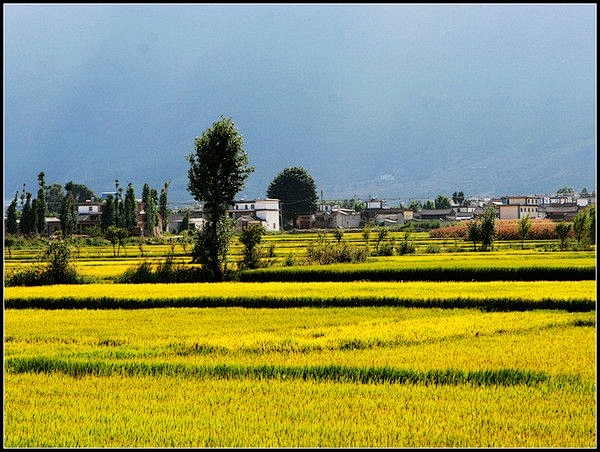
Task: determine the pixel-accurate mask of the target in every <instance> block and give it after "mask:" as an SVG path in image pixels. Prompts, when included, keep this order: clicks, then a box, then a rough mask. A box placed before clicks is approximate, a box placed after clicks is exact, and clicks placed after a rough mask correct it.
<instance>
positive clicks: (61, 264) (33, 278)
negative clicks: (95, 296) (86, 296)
mask: <svg viewBox="0 0 600 452" xmlns="http://www.w3.org/2000/svg"><path fill="white" fill-rule="evenodd" d="M39 260H40V263H38V264H37V265H35V266H33V267H29V268H26V269H25V270H22V271H20V272H16V273H13V274H11V275H9V276H8V277H7V280H6V282H5V284H6V286H45V285H51V284H79V283H81V282H82V281H81V279H80V278H79V277H78V275H77V271H76V270H75V267H74V266H73V264H72V263H71V250H70V248H69V246H68V244H67V243H66V242H65V241H64V240H53V241H51V242H49V243H48V244H47V246H46V249H45V250H44V251H43V253H42V255H41V256H40V258H39Z"/></svg>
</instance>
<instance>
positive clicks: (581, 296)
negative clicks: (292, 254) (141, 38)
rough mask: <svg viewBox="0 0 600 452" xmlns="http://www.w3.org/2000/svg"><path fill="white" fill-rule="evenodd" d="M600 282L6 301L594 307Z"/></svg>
mask: <svg viewBox="0 0 600 452" xmlns="http://www.w3.org/2000/svg"><path fill="white" fill-rule="evenodd" d="M595 294H596V291H595V281H536V282H531V283H528V282H519V281H515V282H511V283H510V284H507V283H506V282H502V281H494V282H477V283H473V282H470V283H467V282H402V283H398V282H367V281H364V282H350V283H340V282H324V283H323V282H310V283H282V282H270V283H240V282H225V283H182V284H135V285H133V284H108V285H107V284H89V285H86V286H85V290H79V289H77V286H71V285H55V286H45V287H7V288H5V294H4V296H5V307H7V308H21V309H23V308H44V309H74V308H75V309H77V308H79V309H83V308H87V309H116V308H127V309H141V308H151V307H155V308H156V307H169V306H173V307H217V306H243V307H281V308H283V307H295V306H319V307H327V306H371V305H374V306H381V305H395V306H414V307H446V308H460V307H464V308H480V309H487V310H528V309H567V310H594V309H595V304H596V302H595V299H596V298H595Z"/></svg>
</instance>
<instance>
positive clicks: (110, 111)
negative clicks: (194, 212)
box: [4, 4, 596, 202]
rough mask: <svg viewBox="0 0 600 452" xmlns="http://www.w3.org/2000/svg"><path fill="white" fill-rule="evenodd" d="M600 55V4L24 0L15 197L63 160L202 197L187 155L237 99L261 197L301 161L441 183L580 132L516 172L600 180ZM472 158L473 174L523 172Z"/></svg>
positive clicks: (325, 173) (7, 133) (328, 178)
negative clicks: (190, 180) (34, 0)
mask: <svg viewBox="0 0 600 452" xmlns="http://www.w3.org/2000/svg"><path fill="white" fill-rule="evenodd" d="M595 68H596V5H595V4H579V5H571V4H565V5H559V4H547V5H544V4H531V5H521V4H513V5H502V4H499V5H493V4H492V5H489V4H486V5H470V4H465V5H446V4H437V5H420V4H418V5H404V4H396V5H394V4H380V5H372V4H364V5H361V4H346V5H343V4H342V5H340V4H331V5H327V4H304V5H303V4H297V5H290V4H280V5H277V4H263V5H260V4H246V5H241V4H239V5H222V4H214V5H210V4H205V5H202V4H199V5H194V4H180V5H176V4H175V5H172V4H164V5H159V4H147V5H143V4H129V5H115V4H87V5H86V4H81V5H70V4H64V5H47V4H38V5H20V4H4V176H5V177H4V181H5V182H4V188H5V196H4V198H5V200H6V199H10V198H12V196H13V195H14V192H15V191H16V190H20V189H21V187H22V184H23V183H26V184H27V189H28V191H30V192H32V193H36V192H37V174H38V173H39V172H40V171H44V172H45V173H46V182H47V183H55V182H58V183H61V184H63V185H64V183H66V182H67V181H70V180H72V181H74V182H76V183H84V184H86V185H87V186H88V187H89V188H91V189H92V190H93V191H95V192H96V193H100V192H102V191H108V190H111V189H112V188H114V180H115V179H119V181H120V183H121V185H122V186H124V185H126V184H127V183H128V182H132V183H133V184H134V186H135V188H136V194H137V195H138V197H139V196H141V189H142V185H143V184H144V183H146V182H148V183H150V185H151V186H152V187H154V188H156V189H160V187H161V186H162V184H163V182H164V181H166V180H171V186H170V198H171V200H173V201H180V202H182V201H187V200H191V199H192V198H191V195H190V194H189V193H187V191H186V185H187V169H188V166H189V164H188V162H187V160H186V155H187V154H188V153H190V152H192V151H193V143H194V137H195V136H200V135H201V134H202V132H203V131H204V130H205V129H206V128H208V127H210V126H211V125H212V123H213V122H215V121H217V120H218V119H219V118H220V116H221V115H223V116H225V117H231V118H232V119H233V121H234V122H235V124H236V126H237V128H238V130H239V131H240V133H241V134H242V135H243V137H244V144H245V148H246V150H247V151H248V154H249V159H250V163H251V164H252V165H254V166H255V167H256V171H255V173H254V174H252V176H251V177H250V179H249V180H248V183H247V184H246V188H245V190H244V192H243V193H241V194H240V195H243V196H246V197H249V198H252V197H261V196H264V195H265V191H266V188H267V186H268V183H269V182H270V181H271V180H272V179H273V178H274V177H275V176H276V175H277V174H278V173H279V172H280V171H281V170H283V169H284V168H285V167H290V166H303V167H305V168H306V169H307V170H308V171H309V172H310V173H311V175H313V177H314V178H315V180H316V182H317V185H318V187H319V189H324V190H325V191H326V195H327V194H329V195H330V196H332V197H333V196H336V197H340V198H342V197H348V198H349V197H351V196H354V195H358V196H366V194H367V193H366V191H367V188H365V191H364V192H362V191H361V186H365V187H367V185H368V184H369V183H371V186H369V188H368V190H369V191H372V189H373V184H376V183H380V184H383V183H384V182H386V181H387V182H390V183H391V182H395V183H396V185H390V187H393V190H396V191H400V190H404V193H397V197H401V196H415V197H419V196H421V197H425V196H430V195H432V194H435V193H436V190H437V192H443V190H447V189H451V188H450V186H448V187H446V186H439V187H435V186H433V187H432V184H434V182H431V181H432V180H434V179H432V178H431V176H430V174H429V173H432V174H433V173H435V174H438V176H436V177H437V179H435V180H441V179H442V178H441V174H443V173H444V172H445V169H444V168H449V167H452V168H453V170H454V171H456V172H455V174H456V176H453V177H455V178H459V177H460V175H461V174H463V175H464V174H467V173H469V172H472V171H473V168H477V167H478V165H480V166H481V165H483V166H482V167H485V166H486V165H487V166H488V167H491V166H493V165H497V166H498V167H500V166H501V163H499V162H501V161H502V153H506V152H508V150H510V152H517V154H511V155H512V156H513V157H514V155H519V154H518V153H519V152H521V153H522V154H535V153H536V152H538V148H539V153H540V154H539V155H540V157H541V158H546V159H547V158H556V160H555V161H554V162H553V163H552V164H550V163H546V164H547V165H549V166H548V168H549V169H548V170H547V171H548V172H549V173H553V172H554V166H552V165H555V166H556V171H557V172H560V170H561V167H563V168H564V166H562V165H561V163H560V155H561V154H560V153H561V152H563V151H561V149H563V150H564V149H567V150H570V151H568V152H572V153H573V155H576V156H577V158H578V159H581V160H583V163H582V167H581V170H574V171H566V170H565V171H564V174H561V175H560V176H561V178H560V179H556V181H555V180H554V179H552V180H551V181H545V180H544V179H543V178H540V180H532V181H527V180H520V181H519V183H520V184H521V185H518V186H517V183H516V182H515V186H517V187H518V188H521V189H523V190H528V191H531V192H543V191H548V190H551V189H557V188H559V187H558V186H555V185H556V184H557V183H561V186H562V185H572V186H574V188H575V189H577V190H578V189H581V187H583V186H587V187H589V188H590V191H591V189H592V188H594V184H595V170H592V169H590V167H591V166H592V165H594V164H595V146H596V142H595V137H596V131H595V123H596V118H595V111H596V103H595V101H596V91H595V86H596V69H595ZM542 148H544V149H543V150H542ZM515 149H516V151H515ZM573 149H576V150H573ZM592 154H593V155H592ZM483 155H485V159H483V160H482V161H483V163H481V162H479V160H481V159H482V156H483ZM546 156H549V157H546ZM552 156H554V157H552ZM474 160H477V161H478V162H477V163H476V164H475V163H473V161H474ZM507 171H508V170H507ZM575 173H578V174H575ZM469 177H470V178H469ZM469 177H465V179H463V180H457V181H456V186H455V187H454V188H457V189H464V190H465V192H467V193H471V194H474V193H473V192H475V191H481V192H484V191H486V192H490V191H494V190H495V188H496V187H495V186H493V184H497V189H498V190H502V189H507V188H505V187H504V186H501V183H503V182H504V183H505V182H506V177H505V173H502V172H498V173H494V174H492V176H490V177H488V178H482V180H479V179H478V178H477V177H476V176H475V175H472V174H471V176H469ZM522 179H526V178H522ZM349 180H352V181H354V183H349V182H348V181H349ZM363 181H364V182H363ZM377 181H379V182H377ZM403 181H407V184H406V185H401V183H402V182H403ZM408 181H410V184H408ZM419 181H429V182H427V184H429V185H428V186H427V190H426V189H425V188H424V187H425V185H426V183H425V182H423V184H420V183H419ZM469 181H472V182H469ZM440 183H441V182H440ZM486 183H488V184H489V186H487V185H486ZM545 183H547V184H552V185H551V186H547V185H544V184H545ZM361 184H362V185H361ZM469 184H471V185H469ZM376 187H377V185H375V188H376ZM409 187H410V188H409ZM390 190H391V189H390ZM507 190H508V189H507ZM381 191H382V193H381V194H382V195H386V192H385V187H384V186H383V185H382V189H381ZM390 193H391V191H390ZM370 194H373V193H370ZM375 194H376V193H375ZM447 194H448V193H447ZM499 194H502V193H499ZM387 196H392V195H390V194H387ZM326 197H327V196H326Z"/></svg>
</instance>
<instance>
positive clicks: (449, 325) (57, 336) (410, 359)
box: [4, 232, 597, 448]
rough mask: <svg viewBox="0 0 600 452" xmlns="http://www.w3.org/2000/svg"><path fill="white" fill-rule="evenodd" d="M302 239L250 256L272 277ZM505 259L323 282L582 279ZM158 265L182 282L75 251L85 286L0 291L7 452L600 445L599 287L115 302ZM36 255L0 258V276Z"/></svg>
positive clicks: (167, 291) (529, 261)
mask: <svg viewBox="0 0 600 452" xmlns="http://www.w3.org/2000/svg"><path fill="white" fill-rule="evenodd" d="M398 234H401V233H398ZM311 237H312V238H316V235H315V234H313V235H310V234H296V235H292V234H290V235H280V236H275V235H273V236H265V240H264V242H265V243H266V244H269V243H273V244H275V245H276V248H275V256H276V257H277V259H279V260H276V261H275V264H276V265H278V264H281V262H282V261H283V259H284V258H285V256H286V255H288V254H290V253H293V254H295V255H297V256H301V255H302V253H304V252H305V247H306V245H307V240H310V239H311ZM373 237H374V234H372V240H373ZM399 237H400V235H399ZM414 237H415V242H416V243H417V244H418V248H417V249H418V250H419V249H421V250H423V249H425V247H426V246H427V245H429V244H431V243H432V242H431V241H429V240H428V239H427V238H426V236H425V235H423V234H414ZM345 238H346V239H348V240H350V241H354V242H355V244H359V243H361V234H360V233H358V232H356V233H347V234H346V235H345ZM435 243H441V244H442V246H443V247H447V248H451V247H454V248H456V245H457V243H458V242H455V241H452V240H446V241H439V239H438V241H437V242H435ZM463 245H464V246H465V247H467V249H468V247H469V244H468V243H464V244H463V243H461V244H460V246H463ZM501 245H502V244H498V247H497V250H496V251H493V252H488V253H479V252H478V253H473V252H468V253H467V252H460V253H459V252H452V253H451V252H442V253H436V254H426V253H423V252H420V251H418V252H417V254H415V255H405V256H395V257H371V258H369V260H368V261H367V262H365V263H362V264H353V265H349V264H345V265H339V266H338V267H339V268H338V270H339V271H340V272H343V271H347V270H350V269H351V268H363V267H364V268H366V269H377V268H417V269H432V268H433V269H436V268H507V267H508V268H518V267H523V268H538V267H539V268H542V269H544V268H546V269H552V268H557V269H561V268H576V267H585V268H589V267H592V268H595V261H596V256H595V252H594V251H590V252H583V251H580V252H573V251H570V252H545V251H543V250H542V249H541V248H536V249H534V248H533V245H531V246H530V248H529V249H525V250H520V249H515V248H511V249H508V248H507V247H503V246H501ZM519 245H520V244H519ZM419 247H420V248H419ZM172 251H174V252H175V259H176V260H177V261H178V262H189V255H188V256H186V255H185V254H184V253H183V250H182V248H181V247H180V245H177V246H175V247H172V246H169V245H152V246H150V245H148V246H145V247H144V256H141V250H139V249H137V248H136V247H135V246H128V247H127V255H126V256H125V255H124V254H123V252H121V256H119V257H113V256H112V253H113V252H112V248H111V247H97V248H95V249H94V247H91V246H90V247H81V249H79V250H78V255H77V254H76V255H75V257H76V259H75V266H76V268H77V270H78V272H79V273H80V274H83V275H85V276H88V277H89V278H90V280H92V281H96V282H97V283H93V284H91V283H90V284H81V285H72V286H71V285H56V286H45V287H5V288H4V303H5V309H4V446H5V447H59V448H61V447H65V448H66V447H86V448H87V447H94V448H95V447H115V448H123V447H149V448H155V447H156V448H161V447H173V448H175V447H177V448H181V447H224V448H225V447H281V448H290V447H307V448H308V447H311V448H312V447H314V448H317V447H339V448H350V447H352V448H355V447H356V448H359V447H360V448H368V447H381V448H386V447H387V448H412V447H415V448H417V447H419V448H429V447H465V448H467V447H469V448H475V447H498V448H505V447H506V448H594V447H596V445H597V386H596V380H597V366H596V364H597V359H596V358H597V345H596V344H597V334H596V308H595V305H596V281H595V280H581V281H528V282H525V281H489V282H455V281H454V282H428V281H418V282H412V281H406V282H399V281H398V282H387V281H380V282H373V281H351V282H304V283H301V282H261V283H259V282H225V283H212V284H210V283H187V284H116V283H112V278H114V277H115V276H118V275H121V274H122V273H123V272H124V271H125V270H127V269H128V268H131V267H134V266H136V265H139V264H140V263H141V262H144V261H151V262H155V263H159V262H161V261H163V260H164V258H165V257H166V256H167V255H168V254H169V253H170V252H172ZM188 251H189V249H188ZM239 252H240V247H239V244H236V245H235V246H234V247H233V248H232V253H231V256H230V262H231V265H235V262H236V260H237V259H238V258H239ZM35 255H36V251H35V250H25V249H23V250H17V249H15V250H13V251H12V256H11V257H10V258H8V259H7V252H6V250H5V275H6V273H7V272H10V271H13V270H15V269H18V268H21V267H22V266H25V265H36V264H34V263H32V262H34V260H35ZM361 266H362V267H361ZM327 267H328V268H334V267H335V266H327ZM315 271H319V268H318V267H317V266H315ZM107 283H110V284H107ZM36 300H37V301H36ZM184 300H185V301H186V303H187V304H186V303H183V301H184ZM244 300H245V302H248V303H249V304H248V306H251V307H244V306H245V305H244V303H242V301H244ZM269 300H270V303H267V301H269ZM432 300H433V301H435V302H436V303H431V305H429V304H427V303H425V302H427V301H432ZM33 301H35V302H36V303H38V306H40V307H46V306H47V307H49V308H48V309H43V308H37V309H29V308H27V303H29V302H33ZM154 301H155V302H156V304H153V302H154ZM416 301H422V302H424V303H422V304H421V305H420V306H421V307H411V305H410V303H411V302H416ZM548 301H551V302H556V303H557V304H556V305H555V307H553V308H548ZM88 302H89V304H86V303H88ZM180 302H181V303H183V304H182V305H183V306H188V307H175V306H178V303H180ZM188 302H189V303H188ZM295 302H298V303H295ZM337 302H339V305H336V303H337ZM571 302H572V303H573V307H574V309H570V307H571V304H570V303H571ZM78 303H81V306H79V305H78ZM128 303H129V304H128ZM161 303H163V304H161ZM211 303H212V304H211ZM561 303H562V304H561ZM577 303H579V304H578V305H577V306H579V308H576V306H575V304H577ZM265 304H268V305H269V306H270V307H265V306H263V305H265ZM204 305H206V306H204ZM417 305H418V304H417ZM82 306H87V307H88V308H87V309H81V307H82ZM159 306H163V307H159ZM207 306H212V307H207ZM350 306H351V307H350ZM424 306H427V307H424ZM473 306H477V307H478V308H477V309H476V308H474V307H473ZM124 307H127V309H125V308H124ZM279 307H280V308H279ZM129 308H135V309H129ZM150 308H151V309H150ZM504 308H505V309H504Z"/></svg>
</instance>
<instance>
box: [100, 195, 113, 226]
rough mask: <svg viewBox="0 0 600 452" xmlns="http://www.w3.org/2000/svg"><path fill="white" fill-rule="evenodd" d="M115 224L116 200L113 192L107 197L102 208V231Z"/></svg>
mask: <svg viewBox="0 0 600 452" xmlns="http://www.w3.org/2000/svg"><path fill="white" fill-rule="evenodd" d="M114 225H115V200H114V197H113V195H112V194H110V195H108V197H107V198H106V203H105V204H104V208H103V209H102V216H101V218H100V228H101V229H102V231H103V232H104V231H106V230H107V229H108V228H109V227H110V226H114Z"/></svg>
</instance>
